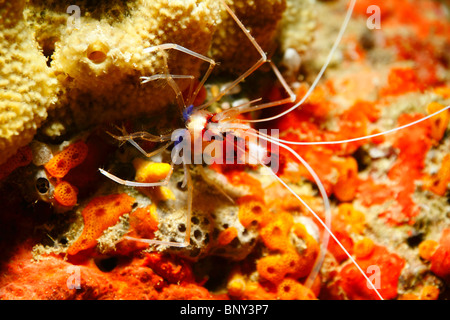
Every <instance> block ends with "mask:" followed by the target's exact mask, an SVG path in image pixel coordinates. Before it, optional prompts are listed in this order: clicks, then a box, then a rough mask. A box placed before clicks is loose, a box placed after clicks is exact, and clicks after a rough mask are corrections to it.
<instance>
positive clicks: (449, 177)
mask: <svg viewBox="0 0 450 320" xmlns="http://www.w3.org/2000/svg"><path fill="white" fill-rule="evenodd" d="M424 182H425V183H424V188H425V189H428V190H430V191H431V192H433V193H435V194H437V195H440V196H444V195H445V193H446V192H447V185H448V183H449V182H450V154H447V155H446V156H445V157H444V159H443V160H442V166H441V168H440V169H439V172H438V173H437V174H434V175H432V176H428V177H425V179H424Z"/></svg>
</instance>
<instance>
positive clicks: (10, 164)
mask: <svg viewBox="0 0 450 320" xmlns="http://www.w3.org/2000/svg"><path fill="white" fill-rule="evenodd" d="M32 158H33V153H32V151H31V148H30V147H28V146H25V147H22V148H20V149H19V150H18V151H17V152H16V153H15V154H14V155H12V156H11V157H9V158H8V160H6V162H5V163H3V164H2V165H0V180H1V179H3V178H6V177H7V176H9V174H10V173H11V172H13V171H14V170H16V169H17V168H19V167H23V166H26V165H27V164H29V163H30V162H31V160H32Z"/></svg>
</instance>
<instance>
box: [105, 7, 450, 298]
mask: <svg viewBox="0 0 450 320" xmlns="http://www.w3.org/2000/svg"><path fill="white" fill-rule="evenodd" d="M355 3H356V0H350V2H349V5H348V9H347V12H346V16H345V19H344V21H343V23H342V25H341V28H340V30H339V33H338V35H337V37H336V39H335V42H334V44H333V46H332V48H331V50H330V52H329V54H328V56H327V59H326V61H325V63H324V64H323V66H322V68H321V69H320V71H319V73H318V74H317V76H316V77H315V80H314V82H313V83H312V84H311V86H310V87H309V89H308V91H307V92H306V94H305V95H304V96H303V97H302V98H301V99H300V100H299V101H298V102H297V103H294V101H296V98H297V97H296V95H295V94H294V93H293V91H292V90H291V88H290V87H289V85H288V84H287V82H286V81H285V79H284V78H283V76H282V74H281V72H280V71H279V70H278V68H277V67H276V65H275V64H274V63H273V62H272V61H271V60H270V59H268V57H267V55H266V53H265V52H264V51H263V50H262V48H261V47H260V46H259V44H258V43H257V42H256V40H255V39H254V38H253V36H252V35H251V34H250V32H249V31H248V30H247V29H246V28H245V26H244V25H243V24H242V22H241V21H240V20H239V18H238V17H237V16H236V15H235V14H234V12H233V11H232V10H231V9H230V8H229V7H228V6H227V4H226V3H225V1H223V0H221V4H222V6H223V7H224V8H225V9H226V10H227V12H228V13H229V14H230V15H231V17H232V18H233V19H234V21H235V22H236V24H237V25H238V26H239V28H240V29H241V31H242V32H243V33H244V34H245V35H246V37H247V38H248V40H249V41H250V42H251V43H252V45H253V47H254V48H255V49H256V50H257V51H258V53H259V55H260V59H259V60H258V61H257V62H256V63H255V64H254V65H253V66H251V67H250V68H249V69H248V70H247V71H245V72H244V73H242V74H241V75H240V76H239V77H238V78H236V79H235V80H234V81H232V82H231V83H229V84H228V85H227V86H226V87H225V88H224V89H223V90H222V91H220V92H219V94H217V95H216V96H214V97H212V98H211V99H210V100H209V101H206V102H205V103H203V104H201V105H199V106H194V104H193V103H194V100H195V98H196V97H197V96H198V94H199V92H200V90H201V88H202V86H203V85H204V84H205V83H206V81H207V79H208V77H209V76H210V74H211V72H212V70H213V68H214V67H215V66H216V62H215V61H214V60H213V59H211V58H209V57H206V56H204V55H201V54H199V53H196V52H193V51H191V50H189V49H187V48H184V47H182V46H179V45H177V44H173V43H166V44H162V45H159V46H153V47H149V48H147V49H145V52H146V53H153V52H157V51H166V50H177V51H180V52H182V53H185V54H188V55H191V56H193V57H195V58H198V59H200V60H202V61H204V62H206V63H208V64H209V67H208V69H207V71H206V72H205V74H204V75H203V77H202V79H201V80H200V81H199V82H198V85H197V86H196V88H195V89H194V88H192V84H191V87H190V89H189V91H190V93H191V94H190V95H189V97H188V98H187V100H186V101H185V99H184V98H183V94H182V92H181V90H180V88H179V87H178V85H177V83H176V82H175V80H174V79H188V80H190V81H191V83H193V80H194V77H193V76H190V75H173V74H170V73H169V72H168V66H167V61H166V72H165V73H164V74H157V75H153V76H150V77H142V80H143V81H142V82H143V83H145V82H148V81H153V80H158V79H164V80H166V81H167V83H168V84H169V85H170V87H171V88H172V89H173V91H174V92H175V96H176V102H177V105H178V107H179V109H180V113H181V115H182V117H183V119H184V121H185V128H183V129H179V130H181V131H177V130H175V131H174V132H173V133H172V134H170V135H159V136H158V135H153V134H150V133H148V132H144V131H141V132H134V133H130V134H129V133H128V132H126V131H125V129H121V130H122V135H120V136H118V135H113V137H114V138H115V139H117V140H119V141H121V142H129V143H130V144H132V145H133V146H134V147H135V148H136V149H137V150H139V151H140V152H141V153H142V154H144V155H145V156H146V157H149V158H150V157H152V156H154V155H157V154H159V153H161V152H162V151H164V150H166V149H168V148H169V147H171V146H173V150H175V151H176V152H173V151H172V158H171V170H170V172H169V174H168V175H167V176H166V177H165V178H164V179H163V180H161V181H158V182H153V183H146V182H136V181H129V180H123V179H121V178H119V177H117V176H115V175H113V174H111V173H109V172H107V171H105V170H104V169H100V171H101V173H102V174H104V175H105V176H106V177H108V178H110V179H111V180H113V181H115V182H117V183H119V184H122V185H125V186H131V187H157V186H165V185H167V184H168V182H169V180H170V178H171V175H172V172H173V170H174V166H175V165H180V164H181V165H182V166H183V170H184V178H183V187H187V199H188V200H187V210H186V236H185V239H184V242H182V243H179V242H171V241H162V240H156V239H139V238H133V237H129V236H125V237H124V238H125V239H129V240H134V241H140V242H145V243H148V244H153V245H165V246H172V247H187V246H189V244H190V237H191V216H192V208H193V203H192V202H193V188H194V187H193V182H192V178H191V174H190V171H189V165H190V164H191V163H192V159H193V158H196V157H197V156H201V153H203V151H204V150H205V149H206V147H205V146H202V147H201V149H200V150H198V149H197V151H196V150H195V147H194V153H193V154H191V153H190V152H189V150H190V148H189V147H190V146H191V145H193V144H194V143H195V142H196V141H200V143H201V144H202V142H205V140H203V139H204V135H203V133H204V132H205V131H210V132H212V135H213V136H214V137H215V140H216V141H215V142H220V143H223V142H224V140H223V139H222V140H221V141H219V140H220V139H221V138H224V137H225V135H227V134H230V135H231V136H234V137H237V138H245V137H253V138H255V139H256V138H258V139H260V141H265V142H267V143H270V144H271V145H276V146H278V147H280V148H282V149H283V150H285V151H287V152H288V153H290V154H292V155H293V156H294V157H295V158H296V159H297V160H298V161H299V162H300V163H301V164H302V165H303V166H304V167H305V168H306V170H307V171H308V172H309V174H310V175H311V176H312V178H313V180H314V183H315V184H316V186H317V188H318V190H319V194H320V196H321V198H322V202H323V207H324V217H325V218H324V219H322V218H320V217H319V215H318V214H317V213H316V212H315V211H314V210H313V209H312V208H311V207H310V206H309V205H308V204H307V203H306V202H305V201H304V200H303V199H302V198H301V197H300V196H299V195H298V194H297V193H296V192H295V191H294V190H293V189H292V188H291V187H290V186H289V185H288V184H287V183H286V182H285V181H284V180H283V179H281V178H280V177H279V176H278V175H277V174H276V172H273V171H272V170H271V168H269V167H268V166H267V159H264V157H265V156H266V155H267V153H268V150H267V148H264V147H260V146H254V145H253V146H252V145H250V147H254V148H255V149H253V150H256V153H255V152H253V153H251V152H248V148H245V147H243V146H242V145H241V146H240V145H236V144H234V150H237V151H238V152H239V151H240V152H242V153H241V155H242V154H244V155H247V154H250V155H249V157H250V158H251V159H247V160H250V161H253V163H257V164H259V165H261V166H263V167H265V168H266V169H267V170H268V172H270V174H271V175H272V176H273V177H274V178H275V179H276V180H278V181H279V183H280V184H281V185H282V186H284V187H285V188H286V189H287V190H288V191H289V192H290V193H292V195H293V196H294V197H295V198H296V199H297V200H298V201H299V202H300V203H301V204H302V205H303V206H304V207H305V208H306V209H307V210H308V211H309V212H310V213H311V214H312V215H313V216H314V217H315V219H316V220H317V222H318V223H319V224H320V225H321V226H322V227H323V228H324V230H325V231H324V232H323V233H322V235H321V239H320V251H319V255H318V257H317V258H316V261H315V263H314V266H313V268H312V271H311V272H310V274H309V276H308V277H307V279H306V281H305V286H306V287H308V288H311V286H312V285H313V282H314V280H315V279H316V277H317V275H318V274H319V272H320V269H321V267H322V264H323V261H324V258H325V254H326V251H327V247H328V243H329V240H330V237H331V238H332V239H333V240H334V241H335V242H336V243H337V244H338V246H339V247H340V248H341V249H342V251H343V252H344V253H345V254H346V255H347V256H348V258H349V259H350V261H351V262H352V263H353V264H354V265H355V266H356V268H357V269H358V270H359V272H360V273H361V274H362V276H363V277H364V278H365V279H366V280H367V284H368V285H370V287H371V289H373V290H374V292H375V293H376V295H377V296H378V297H379V298H380V299H381V300H383V297H382V295H381V294H380V292H379V291H378V289H377V288H376V287H375V285H374V284H373V283H372V281H371V280H370V279H369V278H368V276H367V275H366V272H364V270H363V269H362V268H361V267H360V266H359V265H358V263H357V262H356V261H355V259H354V258H353V256H352V254H350V253H349V251H348V250H347V249H346V248H345V247H344V246H343V244H342V243H341V242H340V241H339V239H338V238H337V237H336V235H335V234H334V233H333V232H332V230H331V219H332V218H331V208H330V200H329V198H328V196H327V192H326V190H325V187H324V185H323V183H322V182H321V180H320V178H319V176H318V175H317V174H316V172H315V171H314V169H313V168H312V167H311V166H310V165H309V164H308V162H307V161H305V159H303V158H302V157H301V156H300V155H299V154H298V153H297V152H296V151H295V150H293V149H292V148H291V147H290V146H293V145H304V146H308V145H332V144H343V143H349V142H355V141H360V140H365V139H371V138H374V137H378V136H381V135H385V134H389V133H392V132H395V131H397V130H402V129H404V128H407V127H409V126H413V125H415V124H417V123H419V122H422V121H426V120H427V119H429V118H431V117H434V116H436V115H437V114H438V113H440V112H444V111H446V110H448V109H449V108H450V106H447V107H446V108H443V109H441V110H439V111H437V112H434V113H433V114H430V115H429V116H426V117H424V118H421V119H419V120H417V121H414V122H411V123H409V124H407V125H403V126H400V127H397V128H394V129H392V130H388V131H384V132H380V133H375V134H371V135H367V136H362V137H357V138H352V139H346V140H338V141H319V142H317V141H315V142H299V141H289V140H284V139H280V138H277V137H274V136H269V135H267V134H264V133H261V132H258V131H257V130H255V129H254V128H252V127H251V125H250V124H251V123H257V122H265V121H271V120H275V119H278V118H280V117H282V116H284V115H286V114H288V113H290V112H292V111H293V110H295V109H297V108H299V107H300V106H301V105H302V104H304V102H305V101H306V100H307V99H308V97H309V96H310V95H311V94H312V92H313V91H314V90H315V88H316V87H317V85H318V83H319V81H320V80H321V78H322V76H323V74H324V72H325V71H326V69H327V67H328V65H329V64H330V62H331V59H332V57H333V54H334V53H335V51H336V50H337V47H338V45H339V44H340V42H341V40H342V37H343V35H344V32H345V30H346V28H347V25H348V23H349V20H350V19H351V16H352V12H353V9H354V7H355ZM164 59H166V58H165V56H164ZM265 63H268V64H269V65H270V67H271V69H272V71H273V73H274V74H275V75H276V78H277V80H278V81H279V82H280V83H281V85H282V87H283V89H284V90H285V92H286V93H287V95H288V97H287V98H283V99H281V100H278V101H272V102H268V103H263V104H259V105H252V104H253V103H257V102H259V100H255V101H250V102H249V103H245V104H242V105H240V106H236V107H232V108H230V109H227V110H224V111H220V112H217V113H213V112H210V111H208V110H207V108H208V107H210V106H211V105H212V104H213V103H214V102H216V101H219V100H220V99H221V98H223V97H224V96H225V95H226V94H227V93H229V92H230V91H231V90H232V89H233V88H234V87H236V85H238V84H239V83H240V82H242V81H243V80H244V79H246V78H247V77H248V76H249V75H250V74H252V73H253V72H254V71H255V70H257V69H258V68H260V67H261V66H262V65H263V64H265ZM288 103H294V104H293V105H292V107H290V108H288V109H286V110H285V111H283V112H280V113H278V114H277V115H274V116H271V117H267V118H263V119H252V120H242V119H237V116H238V115H241V114H243V113H248V112H252V111H257V110H262V109H267V108H272V107H275V106H280V105H285V104H288ZM135 139H142V140H145V141H151V142H156V143H161V144H162V146H161V147H159V148H156V149H155V150H154V151H152V152H149V153H148V152H146V151H145V150H144V149H143V148H142V147H141V146H140V145H139V144H138V143H136V141H135ZM207 142H209V144H206V145H207V146H209V145H212V140H211V139H209V140H208V141H207ZM180 151H182V156H181V157H178V158H177V157H176V155H180ZM219 157H223V155H219ZM180 159H181V160H180ZM235 160H236V158H235ZM194 162H195V161H194ZM195 163H196V164H197V163H198V162H195ZM200 163H201V162H200Z"/></svg>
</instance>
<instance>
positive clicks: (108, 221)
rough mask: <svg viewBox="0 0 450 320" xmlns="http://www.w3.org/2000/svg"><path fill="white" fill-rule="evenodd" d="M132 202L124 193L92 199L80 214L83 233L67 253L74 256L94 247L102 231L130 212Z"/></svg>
mask: <svg viewBox="0 0 450 320" xmlns="http://www.w3.org/2000/svg"><path fill="white" fill-rule="evenodd" d="M134 200H135V199H134V198H132V197H130V196H129V195H127V194H125V193H122V194H112V195H107V196H100V197H97V198H94V199H92V200H91V201H90V202H89V203H88V204H87V206H86V207H85V208H84V209H83V211H82V212H81V214H82V216H83V219H84V229H83V233H82V234H81V236H80V237H79V238H78V239H77V240H76V241H75V242H74V243H73V244H72V245H71V246H70V248H69V249H68V250H67V253H68V254H70V255H74V254H77V253H78V252H79V251H81V250H86V249H90V248H93V247H95V245H96V244H97V239H98V238H99V237H100V236H101V235H102V233H103V231H105V230H106V229H107V228H109V227H112V226H113V225H115V224H116V223H117V222H118V221H119V218H120V217H121V216H122V215H123V214H125V213H128V212H131V209H132V205H133V203H134Z"/></svg>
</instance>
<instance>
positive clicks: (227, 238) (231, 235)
mask: <svg viewBox="0 0 450 320" xmlns="http://www.w3.org/2000/svg"><path fill="white" fill-rule="evenodd" d="M237 235H238V231H237V229H236V228H235V227H229V228H226V229H225V230H223V231H222V232H221V233H219V237H218V238H217V242H218V243H219V245H220V246H226V245H227V244H229V243H230V242H231V241H233V240H234V239H235V238H236V237H237Z"/></svg>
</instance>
